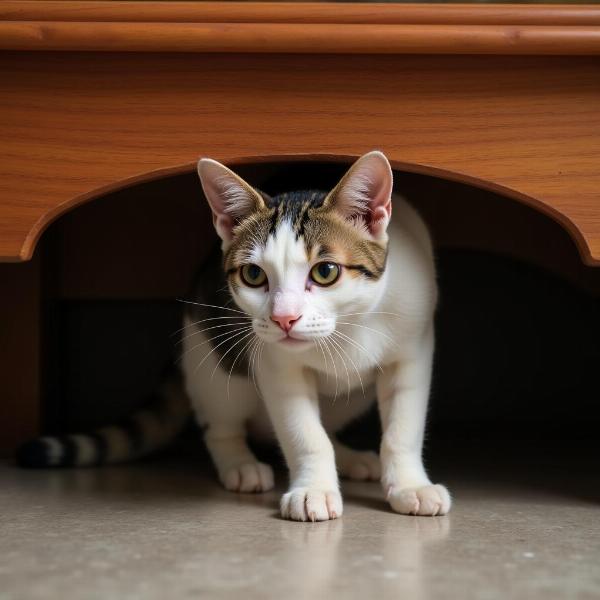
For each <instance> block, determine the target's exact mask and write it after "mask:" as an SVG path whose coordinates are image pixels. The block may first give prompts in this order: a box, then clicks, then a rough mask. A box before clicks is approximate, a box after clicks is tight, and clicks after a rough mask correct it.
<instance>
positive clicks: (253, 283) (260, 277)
mask: <svg viewBox="0 0 600 600" xmlns="http://www.w3.org/2000/svg"><path fill="white" fill-rule="evenodd" d="M240 277H241V278H242V281H243V282H244V283H245V284H246V285H249V286H250V287H260V286H261V285H264V284H265V283H266V282H267V274H266V273H265V272H264V271H263V270H262V269H261V268H260V267H259V266H258V265H252V264H250V265H244V266H243V267H242V268H241V269H240Z"/></svg>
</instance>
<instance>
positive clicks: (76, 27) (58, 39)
mask: <svg viewBox="0 0 600 600" xmlns="http://www.w3.org/2000/svg"><path fill="white" fill-rule="evenodd" d="M0 50H70V51H77V50H86V51H96V52H111V51H112V52H123V51H125V52H210V53H213V52H261V53H294V54H296V53H297V54H398V53H401V54H518V55H523V54H536V55H540V54H550V55H552V54H555V55H591V54H600V29H599V28H598V26H597V25H591V26H588V25H574V26H568V27H566V26H564V25H558V26H557V25H462V24H461V25H429V24H425V25H422V24H419V25H396V24H393V25H383V24H349V25H348V24H337V23H332V24H330V23H327V24H324V23H311V24H299V23H291V24H290V23H132V22H124V23H123V22H93V23H87V22H71V21H67V22H61V21H53V22H49V21H22V22H17V21H3V22H2V21H0Z"/></svg>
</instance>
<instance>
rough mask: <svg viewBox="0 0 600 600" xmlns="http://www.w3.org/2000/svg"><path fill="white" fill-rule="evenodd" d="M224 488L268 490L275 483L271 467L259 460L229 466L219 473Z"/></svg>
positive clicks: (253, 490) (238, 490)
mask: <svg viewBox="0 0 600 600" xmlns="http://www.w3.org/2000/svg"><path fill="white" fill-rule="evenodd" d="M221 481H222V482H223V485H224V486H225V489H227V490H229V491H230V492H243V493H253V492H268V491H269V490H272V489H273V487H274V485H275V480H274V477H273V469H271V467H270V466H269V465H265V464H264V463H260V462H248V463H242V464H240V465H236V466H234V467H230V468H229V469H227V470H226V471H225V472H224V473H223V474H222V475H221Z"/></svg>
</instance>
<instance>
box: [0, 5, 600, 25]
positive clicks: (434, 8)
mask: <svg viewBox="0 0 600 600" xmlns="http://www.w3.org/2000/svg"><path fill="white" fill-rule="evenodd" d="M0 20H4V21H81V22H90V21H108V22H110V21H112V22H176V23H187V22H191V23H356V24H387V25H392V24H405V25H410V24H429V25H434V24H440V25H441V24H447V25H449V24H454V25H469V24H470V25H594V24H599V23H600V6H598V5H594V4H581V5H556V4H546V5H544V4H488V5H474V4H394V3H372V4H371V3H369V4H367V3H339V2H227V1H224V2H168V1H155V2H145V1H140V2H138V1H133V2H132V1H128V2H127V1H125V2H124V1H118V0H117V1H112V0H91V1H87V0H45V1H43V2H40V1H39V0H4V1H2V2H1V3H0Z"/></svg>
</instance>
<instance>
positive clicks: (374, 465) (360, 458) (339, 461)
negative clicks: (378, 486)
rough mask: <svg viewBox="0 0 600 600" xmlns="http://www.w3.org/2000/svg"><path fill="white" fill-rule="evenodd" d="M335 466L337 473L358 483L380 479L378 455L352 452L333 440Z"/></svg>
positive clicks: (359, 451) (352, 450)
mask: <svg viewBox="0 0 600 600" xmlns="http://www.w3.org/2000/svg"><path fill="white" fill-rule="evenodd" d="M333 449H334V451H335V464H336V466H337V470H338V473H339V474H340V476H341V477H345V478H346V479H356V480H359V481H379V479H381V461H380V460H379V455H378V454H377V453H376V452H372V451H371V450H354V449H353V448H350V447H349V446H346V445H345V444H342V443H341V442H339V441H338V440H336V439H335V438H334V439H333Z"/></svg>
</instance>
